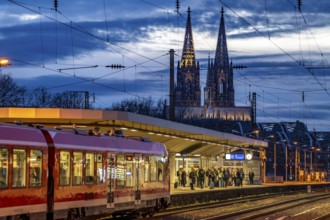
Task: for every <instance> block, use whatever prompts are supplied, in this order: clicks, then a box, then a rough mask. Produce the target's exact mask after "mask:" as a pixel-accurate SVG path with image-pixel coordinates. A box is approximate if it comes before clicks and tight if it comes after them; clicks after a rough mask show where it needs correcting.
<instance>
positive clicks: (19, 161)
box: [12, 149, 26, 187]
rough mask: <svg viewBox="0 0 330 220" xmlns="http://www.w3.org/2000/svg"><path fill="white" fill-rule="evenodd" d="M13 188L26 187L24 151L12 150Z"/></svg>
mask: <svg viewBox="0 0 330 220" xmlns="http://www.w3.org/2000/svg"><path fill="white" fill-rule="evenodd" d="M12 186H13V187H25V186H26V150H24V149H14V150H13V184H12Z"/></svg>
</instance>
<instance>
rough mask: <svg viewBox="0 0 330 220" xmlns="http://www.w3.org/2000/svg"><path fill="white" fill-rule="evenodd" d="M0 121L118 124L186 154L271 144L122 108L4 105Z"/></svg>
mask: <svg viewBox="0 0 330 220" xmlns="http://www.w3.org/2000/svg"><path fill="white" fill-rule="evenodd" d="M0 122H8V123H14V122H21V123H23V124H30V123H31V124H42V125H44V126H45V127H50V128H52V127H62V128H73V127H74V126H75V127H77V128H79V129H86V130H89V129H94V128H95V127H98V128H99V129H100V132H101V134H103V133H105V132H106V131H107V130H110V129H111V128H114V129H115V130H116V131H120V130H121V131H122V132H123V133H124V135H125V136H138V137H139V136H141V137H144V138H147V139H149V140H151V141H157V142H161V143H164V144H165V145H166V148H167V150H168V152H170V153H180V154H186V155H196V154H198V155H203V156H216V155H221V154H223V153H225V152H228V151H230V150H231V151H233V150H235V149H246V150H250V151H260V150H262V149H264V148H265V147H268V143H267V142H265V141H261V140H257V139H251V138H246V137H242V136H238V135H234V134H229V133H224V132H219V131H214V130H210V129H206V128H201V127H197V126H192V125H187V124H182V123H178V122H173V121H169V120H164V119H159V118H153V117H149V116H144V115H138V114H134V113H130V112H122V111H106V110H87V109H59V108H0ZM219 123H220V122H219Z"/></svg>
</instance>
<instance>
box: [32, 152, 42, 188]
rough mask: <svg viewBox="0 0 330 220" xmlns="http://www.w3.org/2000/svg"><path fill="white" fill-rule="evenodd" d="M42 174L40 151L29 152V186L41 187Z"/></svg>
mask: <svg viewBox="0 0 330 220" xmlns="http://www.w3.org/2000/svg"><path fill="white" fill-rule="evenodd" d="M41 174H42V151H41V150H31V151H30V186H32V187H39V186H41V180H42V178H41Z"/></svg>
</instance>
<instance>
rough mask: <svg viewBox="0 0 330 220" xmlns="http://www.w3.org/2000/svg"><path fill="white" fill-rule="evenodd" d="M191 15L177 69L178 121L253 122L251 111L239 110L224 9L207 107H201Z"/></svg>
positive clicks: (207, 88)
mask: <svg viewBox="0 0 330 220" xmlns="http://www.w3.org/2000/svg"><path fill="white" fill-rule="evenodd" d="M190 13H191V11H190V8H188V17H187V24H186V31H185V39H184V45H183V51H182V57H181V61H179V62H178V67H177V81H176V87H175V109H176V117H180V118H214V119H220V120H234V121H237V120H238V121H250V120H251V114H252V109H251V107H236V106H235V91H234V79H233V78H234V77H233V65H232V63H231V62H229V56H228V48H227V39H226V30H225V21H224V10H223V8H222V9H221V18H220V27H219V32H218V41H217V48H216V51H215V58H214V60H211V59H210V58H209V60H208V67H207V79H206V86H205V87H204V106H201V89H200V67H199V62H196V57H195V50H194V42H193V36H192V27H191V18H190Z"/></svg>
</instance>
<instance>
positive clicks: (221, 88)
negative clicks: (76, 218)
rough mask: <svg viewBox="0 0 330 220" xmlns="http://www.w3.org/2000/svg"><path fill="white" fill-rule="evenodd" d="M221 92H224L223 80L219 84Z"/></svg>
mask: <svg viewBox="0 0 330 220" xmlns="http://www.w3.org/2000/svg"><path fill="white" fill-rule="evenodd" d="M219 93H220V94H223V81H220V85H219Z"/></svg>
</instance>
